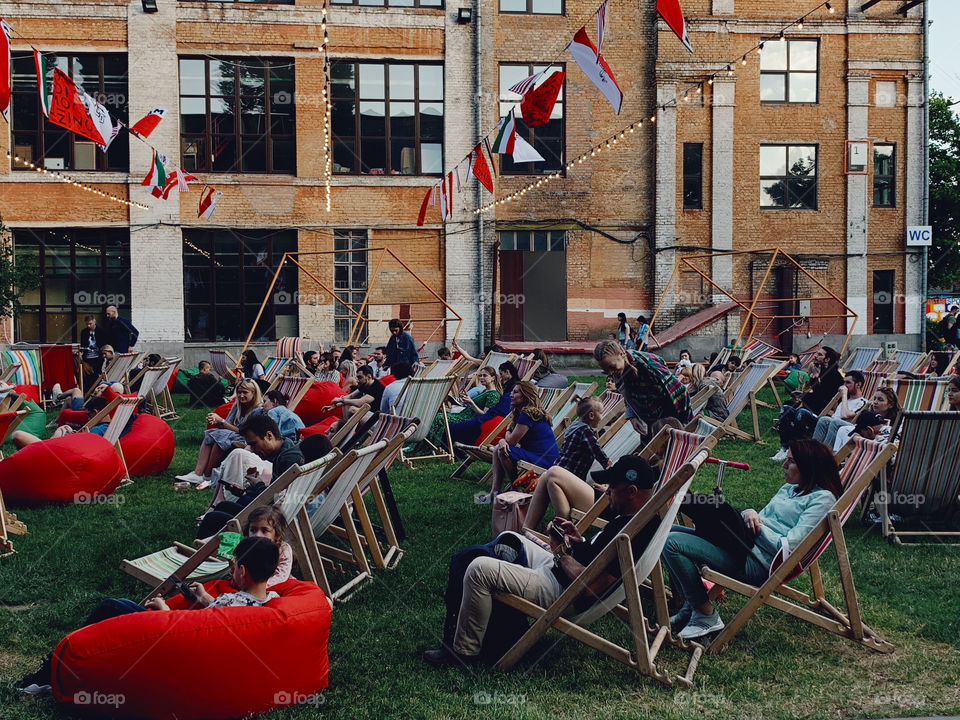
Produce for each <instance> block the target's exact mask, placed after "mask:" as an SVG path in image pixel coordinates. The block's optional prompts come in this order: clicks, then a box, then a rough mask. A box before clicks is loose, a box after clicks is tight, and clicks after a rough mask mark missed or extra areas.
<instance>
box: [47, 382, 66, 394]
mask: <svg viewBox="0 0 960 720" xmlns="http://www.w3.org/2000/svg"><path fill="white" fill-rule="evenodd" d="M62 392H63V388H61V387H60V383H54V384H53V387H52V388H50V394H51V395H53V397H59V396H60V394H61V393H62Z"/></svg>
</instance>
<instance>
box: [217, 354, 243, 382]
mask: <svg viewBox="0 0 960 720" xmlns="http://www.w3.org/2000/svg"><path fill="white" fill-rule="evenodd" d="M210 365H211V367H213V371H214V372H215V373H216V374H217V375H219V376H220V377H222V378H223V379H224V380H226V381H227V385H233V384H234V383H235V382H237V380H239V379H240V378H241V377H242V376H241V374H240V372H239V371H238V370H237V366H238V363H237V359H236V358H235V357H233V355H231V354H230V353H229V352H227V351H226V350H211V351H210Z"/></svg>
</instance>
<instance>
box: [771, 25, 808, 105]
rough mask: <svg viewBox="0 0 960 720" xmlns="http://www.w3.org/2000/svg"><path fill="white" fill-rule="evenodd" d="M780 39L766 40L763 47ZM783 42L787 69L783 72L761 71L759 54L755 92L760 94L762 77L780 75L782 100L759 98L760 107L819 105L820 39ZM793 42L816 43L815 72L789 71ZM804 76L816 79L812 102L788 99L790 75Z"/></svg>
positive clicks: (806, 38) (798, 39) (801, 38)
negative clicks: (758, 70)
mask: <svg viewBox="0 0 960 720" xmlns="http://www.w3.org/2000/svg"><path fill="white" fill-rule="evenodd" d="M779 42H780V38H779V37H777V38H767V39H766V40H764V41H763V44H764V47H766V46H767V45H769V44H771V43H779ZM783 42H784V43H785V44H786V46H787V53H786V54H787V68H786V69H785V70H764V69H763V53H761V54H760V78H759V81H758V83H759V84H758V86H757V90H758V92H761V90H760V86H761V85H762V84H763V76H764V75H782V76H783V78H784V80H783V100H764V99H763V98H762V97H761V98H760V104H761V105H819V104H820V38H815V37H795V38H786V39H784V40H783ZM794 42H812V43H816V46H817V68H816V70H791V69H790V43H794ZM791 73H795V74H799V73H802V74H805V75H813V76H814V77H815V78H816V82H815V87H816V98H815V99H813V100H791V99H790V74H791Z"/></svg>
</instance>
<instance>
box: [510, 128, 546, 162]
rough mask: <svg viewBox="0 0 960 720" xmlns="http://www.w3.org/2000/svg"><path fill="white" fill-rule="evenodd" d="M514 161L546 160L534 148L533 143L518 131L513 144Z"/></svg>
mask: <svg viewBox="0 0 960 720" xmlns="http://www.w3.org/2000/svg"><path fill="white" fill-rule="evenodd" d="M511 157H512V158H513V161H514V162H516V163H521V162H544V159H543V156H542V155H541V154H540V153H538V152H537V151H536V150H534V149H533V145H531V144H530V143H528V142H527V141H526V140H524V139H523V138H522V137H521V136H520V133H517V138H516V141H515V142H514V145H513V154H512V155H511Z"/></svg>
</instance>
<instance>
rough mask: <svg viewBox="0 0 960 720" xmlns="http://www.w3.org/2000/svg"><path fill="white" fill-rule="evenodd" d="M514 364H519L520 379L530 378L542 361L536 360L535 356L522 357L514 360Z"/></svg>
mask: <svg viewBox="0 0 960 720" xmlns="http://www.w3.org/2000/svg"><path fill="white" fill-rule="evenodd" d="M514 365H516V366H517V374H518V375H519V376H520V379H521V380H529V379H530V378H532V377H533V374H534V373H535V372H536V371H537V368H538V367H540V361H539V360H534V359H533V358H525V357H521V358H517V359H516V360H515V361H514Z"/></svg>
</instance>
